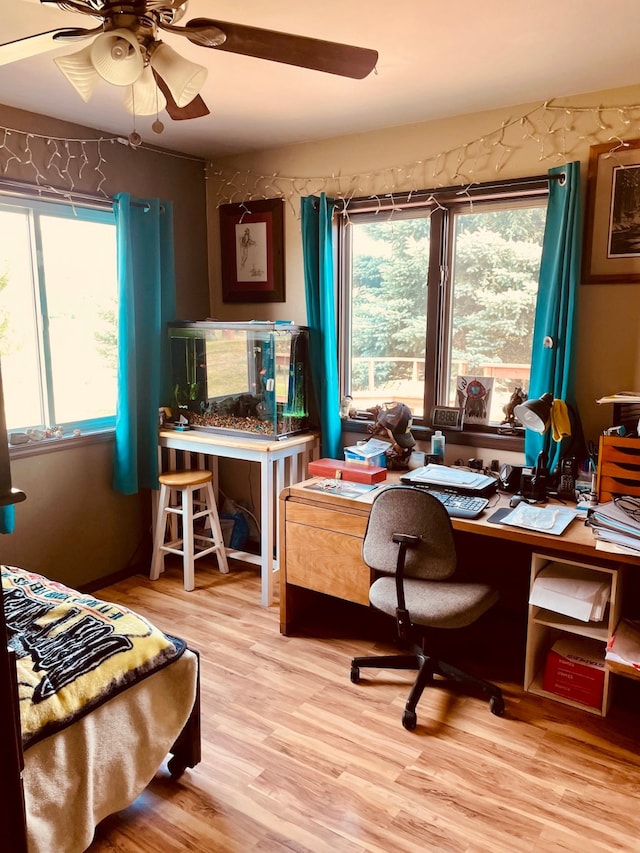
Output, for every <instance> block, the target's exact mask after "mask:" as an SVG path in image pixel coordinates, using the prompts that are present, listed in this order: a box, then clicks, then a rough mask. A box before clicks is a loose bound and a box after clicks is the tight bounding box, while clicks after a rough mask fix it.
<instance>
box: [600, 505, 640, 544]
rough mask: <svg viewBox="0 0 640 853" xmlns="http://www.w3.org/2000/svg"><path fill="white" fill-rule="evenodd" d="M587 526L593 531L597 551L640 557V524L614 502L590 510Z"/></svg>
mask: <svg viewBox="0 0 640 853" xmlns="http://www.w3.org/2000/svg"><path fill="white" fill-rule="evenodd" d="M587 524H588V525H589V526H590V527H591V529H592V530H593V535H594V536H595V539H596V543H595V544H596V549H597V550H599V551H611V552H614V553H619V554H633V555H635V556H637V557H640V522H638V521H636V520H635V519H633V518H632V517H631V516H630V515H629V514H628V513H626V512H625V511H624V510H623V509H620V508H619V507H618V506H616V504H615V502H614V501H609V502H608V503H603V504H600V505H599V506H597V507H595V508H594V509H590V510H589V512H588V515H587Z"/></svg>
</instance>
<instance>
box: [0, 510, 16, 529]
mask: <svg viewBox="0 0 640 853" xmlns="http://www.w3.org/2000/svg"><path fill="white" fill-rule="evenodd" d="M15 524H16V512H15V507H14V506H3V507H0V533H13V530H14V528H15Z"/></svg>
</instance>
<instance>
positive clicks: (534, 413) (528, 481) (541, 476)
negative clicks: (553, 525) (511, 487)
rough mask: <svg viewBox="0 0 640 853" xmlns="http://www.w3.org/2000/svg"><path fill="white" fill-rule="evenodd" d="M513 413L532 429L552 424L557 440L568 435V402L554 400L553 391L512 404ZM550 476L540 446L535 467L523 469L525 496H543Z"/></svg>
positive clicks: (545, 495) (542, 430)
mask: <svg viewBox="0 0 640 853" xmlns="http://www.w3.org/2000/svg"><path fill="white" fill-rule="evenodd" d="M513 414H514V416H515V417H516V418H517V419H518V420H519V421H520V423H521V424H522V425H523V426H524V427H525V428H526V429H530V430H532V431H533V432H538V433H540V434H544V433H545V432H546V431H547V429H548V428H549V426H551V434H552V438H553V440H554V441H556V442H560V441H562V439H563V438H566V437H567V436H570V435H571V423H570V419H569V409H568V407H567V404H566V403H565V402H563V401H562V400H554V399H553V395H552V394H548V393H547V394H543V395H542V397H540V398H539V399H537V400H525V401H524V403H520V405H519V406H516V407H515V409H514V410H513ZM549 480H550V477H549V471H548V470H547V453H546V451H545V450H542V451H541V452H540V454H539V455H538V460H537V462H536V465H535V468H530V469H523V472H522V480H521V484H520V491H521V492H522V493H523V495H524V497H529V498H532V499H533V500H536V501H542V500H546V497H547V491H548V487H549Z"/></svg>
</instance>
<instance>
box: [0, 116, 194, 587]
mask: <svg viewBox="0 0 640 853" xmlns="http://www.w3.org/2000/svg"><path fill="white" fill-rule="evenodd" d="M0 126H4V127H10V128H15V129H17V130H21V131H28V132H30V133H33V134H42V135H44V136H47V135H50V136H51V137H57V138H63V139H64V138H71V139H78V138H88V139H94V138H96V137H98V136H100V134H99V133H97V132H96V131H93V130H89V129H87V128H82V127H77V126H75V125H69V124H66V123H63V122H59V121H55V120H53V119H50V118H46V117H44V116H37V115H33V114H31V113H26V112H22V111H20V110H15V109H10V108H7V107H3V106H0ZM37 143H38V140H32V143H31V144H32V145H33V147H34V150H36V149H37ZM49 151H51V148H50V149H49ZM102 152H103V157H104V159H105V162H104V163H103V164H102V165H101V169H102V173H103V174H104V176H105V178H106V180H105V182H104V184H103V189H104V191H105V192H106V193H107V194H108V195H113V194H115V193H117V192H128V193H130V194H131V195H132V196H133V197H135V198H161V199H163V200H165V201H167V200H169V201H172V202H173V204H174V233H175V259H176V284H177V293H176V300H177V313H178V317H179V318H196V319H199V318H202V317H205V316H206V315H207V312H208V310H209V295H208V267H207V227H206V204H205V172H204V164H203V162H202V161H199V160H194V159H189V158H186V157H182V156H180V157H176V156H173V155H171V154H169V153H161V152H158V151H150V150H146V149H145V148H144V147H143V148H138V149H135V150H134V149H132V148H129V147H127V146H124V145H120V144H119V143H108V144H106V145H104V146H103V149H102ZM42 158H43V160H44V158H47V155H46V149H45V151H44V153H43V154H42ZM48 159H50V154H49V155H48ZM2 162H4V161H2ZM0 177H1V176H0ZM7 177H9V178H12V179H15V180H20V179H21V180H33V175H32V172H31V170H30V169H29V168H26V167H23V168H16V164H15V162H14V163H11V164H10V166H9V171H8V174H7ZM98 180H100V175H97V174H96V172H95V171H94V170H92V169H90V168H87V169H85V170H84V178H83V180H82V181H79V182H78V183H77V186H76V188H77V189H79V190H81V191H84V192H88V193H91V192H95V190H96V182H97V181H98ZM90 272H91V271H90V270H88V271H87V273H88V274H90ZM112 468H113V441H112V440H109V441H107V442H103V443H98V444H84V443H83V444H81V445H79V446H78V445H76V446H72V447H71V448H67V449H60V450H57V451H53V452H46V453H41V454H38V455H35V456H29V457H19V458H14V459H13V460H12V462H11V472H12V479H13V485H14V486H16V487H18V488H21V489H23V490H24V491H25V492H26V493H27V500H26V501H25V502H24V503H21V504H18V505H17V506H16V528H15V532H14V533H13V534H11V535H5V536H0V561H2V562H3V563H13V564H16V565H22V566H25V567H26V568H28V569H31V570H33V571H39V572H42V573H44V574H46V575H48V576H49V577H52V578H54V579H57V580H60V581H62V582H63V583H67V584H69V585H71V586H81V585H83V584H87V583H90V582H92V581H95V580H97V579H99V578H102V577H106V576H108V575H110V574H113V573H116V572H120V571H122V570H124V569H126V568H128V567H129V566H130V565H132V564H135V563H136V562H139V561H140V560H141V559H144V557H145V553H146V552H148V548H149V544H150V536H149V531H150V524H151V513H150V501H149V494H148V493H146V494H145V493H143V494H141V495H136V496H131V497H129V496H124V495H120V494H118V493H117V492H114V491H113V490H112V488H111V478H112Z"/></svg>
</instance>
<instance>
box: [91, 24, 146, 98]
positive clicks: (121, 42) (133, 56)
mask: <svg viewBox="0 0 640 853" xmlns="http://www.w3.org/2000/svg"><path fill="white" fill-rule="evenodd" d="M91 61H92V63H93V67H94V68H95V70H96V71H97V72H98V74H99V75H100V76H101V77H102V79H103V80H106V81H107V83H112V84H113V85H114V86H130V85H131V84H132V83H134V82H135V81H136V80H137V79H138V78H139V77H140V75H141V74H142V72H143V71H144V58H143V56H142V50H141V48H140V45H139V44H138V40H137V38H136V37H135V35H134V34H133V33H132V32H131V31H130V30H124V29H120V30H110V31H109V32H107V33H102V34H101V35H99V36H98V37H97V38H96V39H94V42H93V44H92V45H91Z"/></svg>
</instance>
